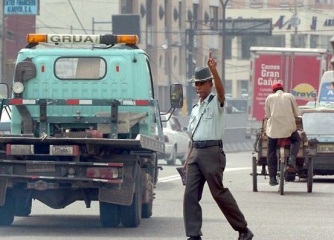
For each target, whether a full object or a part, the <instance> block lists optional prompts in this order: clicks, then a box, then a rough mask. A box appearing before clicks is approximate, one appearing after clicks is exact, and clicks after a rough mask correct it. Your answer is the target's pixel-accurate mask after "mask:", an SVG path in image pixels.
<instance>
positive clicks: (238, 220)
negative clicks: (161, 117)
mask: <svg viewBox="0 0 334 240" xmlns="http://www.w3.org/2000/svg"><path fill="white" fill-rule="evenodd" d="M225 165H226V158H225V154H224V152H223V151H222V149H221V147H219V146H214V147H208V148H199V149H193V151H192V154H191V156H190V159H189V162H188V166H187V184H186V189H185V193H184V201H183V216H184V225H185V230H186V235H187V236H201V235H202V232H201V227H202V208H201V206H200V203H199V202H200V200H201V198H202V193H203V188H204V184H205V182H207V183H208V186H209V189H210V192H211V194H212V197H213V198H214V200H215V201H216V203H217V205H218V207H219V208H220V210H221V211H222V213H223V214H224V215H225V217H226V219H227V221H228V222H229V223H230V225H231V226H232V228H233V229H234V230H236V231H240V230H243V229H245V228H246V226H247V222H246V220H245V217H244V215H243V214H242V212H241V211H240V209H239V207H238V205H237V202H236V201H235V199H234V197H233V196H232V194H231V192H230V191H229V190H228V189H227V188H225V187H224V185H223V172H224V169H225Z"/></svg>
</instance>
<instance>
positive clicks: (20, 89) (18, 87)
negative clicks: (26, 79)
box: [12, 82, 24, 94]
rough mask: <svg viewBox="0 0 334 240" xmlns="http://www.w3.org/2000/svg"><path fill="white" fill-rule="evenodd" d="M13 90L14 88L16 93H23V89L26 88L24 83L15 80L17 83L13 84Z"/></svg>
mask: <svg viewBox="0 0 334 240" xmlns="http://www.w3.org/2000/svg"><path fill="white" fill-rule="evenodd" d="M12 90H13V92H14V93H16V94H20V93H22V92H23V90H24V86H23V83H21V82H15V83H14V84H13V87H12Z"/></svg>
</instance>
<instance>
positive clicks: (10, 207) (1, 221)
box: [0, 190, 15, 226]
mask: <svg viewBox="0 0 334 240" xmlns="http://www.w3.org/2000/svg"><path fill="white" fill-rule="evenodd" d="M14 213H15V201H14V197H13V194H12V192H11V191H10V190H7V193H6V199H5V204H4V205H3V206H0V226H9V225H11V224H12V223H13V221H14Z"/></svg>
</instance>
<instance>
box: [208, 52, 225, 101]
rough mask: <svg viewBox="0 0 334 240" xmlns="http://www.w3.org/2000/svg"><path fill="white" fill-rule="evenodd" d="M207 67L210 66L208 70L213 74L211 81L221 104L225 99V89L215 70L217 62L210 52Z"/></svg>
mask: <svg viewBox="0 0 334 240" xmlns="http://www.w3.org/2000/svg"><path fill="white" fill-rule="evenodd" d="M208 67H209V68H210V71H211V73H212V76H213V81H214V83H215V87H216V93H217V97H218V101H219V102H220V103H221V104H222V103H224V101H225V89H224V86H223V83H222V80H221V78H220V76H219V74H218V71H217V62H216V60H215V59H213V58H212V57H211V52H210V54H209V59H208Z"/></svg>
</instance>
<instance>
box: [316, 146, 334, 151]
mask: <svg viewBox="0 0 334 240" xmlns="http://www.w3.org/2000/svg"><path fill="white" fill-rule="evenodd" d="M317 152H319V153H331V152H334V144H321V145H318V146H317Z"/></svg>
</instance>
